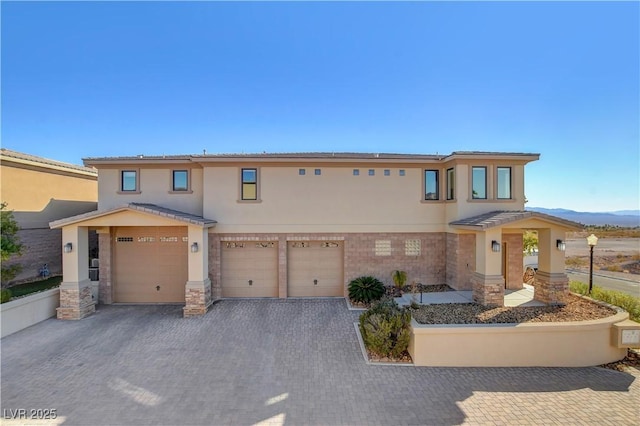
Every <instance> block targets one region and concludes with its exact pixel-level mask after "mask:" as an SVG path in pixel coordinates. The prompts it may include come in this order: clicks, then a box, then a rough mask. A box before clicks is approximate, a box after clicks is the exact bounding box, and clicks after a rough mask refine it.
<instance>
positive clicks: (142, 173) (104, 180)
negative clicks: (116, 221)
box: [98, 164, 203, 216]
mask: <svg viewBox="0 0 640 426" xmlns="http://www.w3.org/2000/svg"><path fill="white" fill-rule="evenodd" d="M185 169H189V170H191V173H190V178H191V191H186V192H184V193H182V192H172V191H171V189H172V187H171V185H172V181H171V179H172V171H173V170H185ZM121 170H138V179H139V183H138V185H139V192H135V193H122V192H120V171H121ZM202 188H203V186H202V169H199V168H195V167H192V166H191V165H184V164H174V165H165V166H163V167H159V166H158V167H155V168H151V167H145V168H137V167H136V166H133V167H132V166H123V167H121V168H105V169H100V173H99V178H98V191H99V195H98V196H99V203H98V209H99V210H109V209H112V208H114V207H119V206H123V205H125V204H128V203H150V204H157V205H159V206H162V207H166V208H170V209H174V210H179V211H182V212H185V213H191V214H195V215H199V216H200V215H202V200H203V198H202V192H203V191H202Z"/></svg>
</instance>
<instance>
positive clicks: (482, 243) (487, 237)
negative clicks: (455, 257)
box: [471, 229, 504, 306]
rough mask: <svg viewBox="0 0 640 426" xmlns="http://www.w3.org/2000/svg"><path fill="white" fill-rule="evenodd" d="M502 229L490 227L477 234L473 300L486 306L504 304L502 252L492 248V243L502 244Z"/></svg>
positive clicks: (472, 279) (472, 281)
mask: <svg viewBox="0 0 640 426" xmlns="http://www.w3.org/2000/svg"><path fill="white" fill-rule="evenodd" d="M501 235H502V231H501V230H500V229H497V230H496V229H489V230H487V231H485V232H478V233H477V234H476V272H475V273H474V274H473V277H472V278H471V283H472V286H473V300H474V301H476V302H477V303H480V304H482V305H485V306H503V305H504V277H503V276H502V254H501V253H500V252H494V251H492V250H491V243H492V242H493V241H497V242H498V244H500V246H502V240H501Z"/></svg>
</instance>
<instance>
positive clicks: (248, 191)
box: [242, 169, 258, 201]
mask: <svg viewBox="0 0 640 426" xmlns="http://www.w3.org/2000/svg"><path fill="white" fill-rule="evenodd" d="M242 199H243V200H249V201H251V200H257V199H258V169H242Z"/></svg>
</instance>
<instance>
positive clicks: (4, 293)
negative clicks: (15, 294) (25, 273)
mask: <svg viewBox="0 0 640 426" xmlns="http://www.w3.org/2000/svg"><path fill="white" fill-rule="evenodd" d="M9 300H11V290H9V289H8V288H3V289H2V290H0V303H5V302H8V301H9Z"/></svg>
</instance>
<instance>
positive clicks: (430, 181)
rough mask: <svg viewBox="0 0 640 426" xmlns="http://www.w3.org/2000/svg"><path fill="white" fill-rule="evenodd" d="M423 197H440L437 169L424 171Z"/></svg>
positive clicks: (426, 198)
mask: <svg viewBox="0 0 640 426" xmlns="http://www.w3.org/2000/svg"><path fill="white" fill-rule="evenodd" d="M424 199H425V200H438V199H440V194H439V191H438V170H425V171H424Z"/></svg>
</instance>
